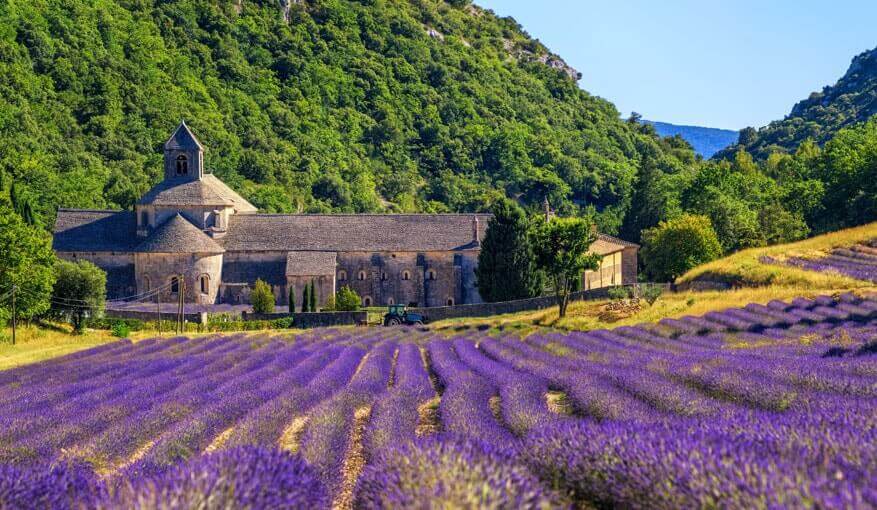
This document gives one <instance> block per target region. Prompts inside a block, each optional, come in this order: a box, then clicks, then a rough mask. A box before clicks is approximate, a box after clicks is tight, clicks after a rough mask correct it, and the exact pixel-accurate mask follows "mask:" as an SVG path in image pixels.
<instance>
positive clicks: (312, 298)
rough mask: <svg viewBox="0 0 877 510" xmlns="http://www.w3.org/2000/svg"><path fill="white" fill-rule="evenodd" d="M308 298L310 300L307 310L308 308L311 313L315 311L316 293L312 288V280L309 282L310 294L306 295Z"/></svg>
mask: <svg viewBox="0 0 877 510" xmlns="http://www.w3.org/2000/svg"><path fill="white" fill-rule="evenodd" d="M308 297H309V298H310V300H311V301H310V303H309V304H308V308H310V309H311V311H312V312H316V311H317V291H316V288H315V287H314V281H313V280H311V293H310V295H308Z"/></svg>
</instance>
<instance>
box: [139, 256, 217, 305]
mask: <svg viewBox="0 0 877 510" xmlns="http://www.w3.org/2000/svg"><path fill="white" fill-rule="evenodd" d="M222 258H223V256H222V254H210V255H205V254H175V253H136V254H135V255H134V264H135V266H136V272H137V274H136V278H137V292H138V294H140V293H144V292H147V291H149V290H151V289H157V288H159V287H161V286H164V285H167V284H169V283H170V282H171V279H172V278H173V277H175V276H178V275H183V280H184V281H185V300H186V302H187V303H200V304H213V303H215V302H216V297H217V295H218V294H219V284H220V282H222V278H223V275H222ZM202 276H203V277H206V279H207V282H206V286H205V287H206V290H207V292H201V290H202V289H201V277H202ZM161 299H162V301H173V300H175V299H177V294H176V293H174V292H173V289H171V288H170V287H168V288H167V289H165V290H163V291H162V292H161Z"/></svg>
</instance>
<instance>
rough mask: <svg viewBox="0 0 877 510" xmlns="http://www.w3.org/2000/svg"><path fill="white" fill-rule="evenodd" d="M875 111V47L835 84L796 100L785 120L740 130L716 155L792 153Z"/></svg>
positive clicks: (876, 61)
mask: <svg viewBox="0 0 877 510" xmlns="http://www.w3.org/2000/svg"><path fill="white" fill-rule="evenodd" d="M874 114H877V48H875V49H873V50H869V51H866V52H864V53H861V54H860V55H858V56H856V57H855V58H853V61H852V63H851V64H850V67H849V69H848V70H847V72H846V74H844V75H843V77H841V78H840V80H838V81H837V83H836V84H834V85H833V86H827V87H824V88H823V89H822V91H821V92H813V93H812V94H810V97H808V98H807V99H805V100H803V101H800V102H798V103H797V104H796V105H795V106H794V107H792V111H791V112H790V113H789V115H788V116H786V118H785V119H783V120H777V121H774V122H771V123H770V124H768V125H767V126H764V127H762V128H760V129H757V130H756V129H754V128H746V129H744V130H742V131H741V132H740V140H739V141H738V143H737V144H735V145H733V146H731V147H728V148H727V149H725V150H723V151H721V152H719V153H718V154H717V155H716V157H717V158H725V157H729V156H731V155H733V154H734V153H736V152H737V151H738V150H740V149H745V150H747V151H749V152H750V153H751V154H752V155H753V156H755V157H756V158H758V159H764V158H766V157H767V156H768V155H770V153H772V152H794V151H795V150H796V149H797V148H798V146H799V145H800V144H801V142H803V141H804V140H807V139H808V138H812V139H813V140H815V141H816V142H817V143H818V144H820V145H822V144H823V143H825V142H826V141H828V140H829V139H831V138H832V137H833V136H834V134H835V133H837V131H839V130H840V129H843V128H845V127H848V126H850V125H853V124H858V123H860V122H864V121H866V120H868V119H870V118H871V116H873V115H874Z"/></svg>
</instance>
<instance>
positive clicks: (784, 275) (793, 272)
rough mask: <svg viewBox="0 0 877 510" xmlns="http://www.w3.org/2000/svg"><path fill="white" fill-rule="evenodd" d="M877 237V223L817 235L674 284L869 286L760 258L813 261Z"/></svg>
mask: <svg viewBox="0 0 877 510" xmlns="http://www.w3.org/2000/svg"><path fill="white" fill-rule="evenodd" d="M875 238H877V223H869V224H867V225H862V226H861V227H855V228H849V229H846V230H840V231H838V232H832V233H830V234H824V235H821V236H816V237H813V238H810V239H805V240H803V241H798V242H796V243H789V244H779V245H775V246H768V247H765V248H752V249H749V250H743V251H740V252H737V253H735V254H733V255H729V256H727V257H725V258H722V259H719V260H716V261H713V262H710V263H708V264H703V265H701V266H698V267H696V268H694V269H692V270H691V271H689V272H688V273H686V274H684V275H682V276H681V277H680V278H679V279H678V280H677V282H676V283H678V284H685V283H688V282H693V281H717V282H727V283H731V284H733V285H739V286H749V287H757V286H764V285H774V286H783V287H803V288H816V289H854V288H862V287H868V286H870V285H871V284H870V283H868V282H862V281H859V280H854V279H852V278H850V277H848V276H843V275H841V274H837V273H831V272H825V273H817V272H814V271H805V270H803V269H799V268H796V267H789V266H782V265H777V264H765V263H763V262H761V260H762V258H763V257H770V258H772V259H775V260H778V261H783V260H785V259H787V258H789V257H804V258H815V257H820V256H823V255H826V254H827V253H828V252H829V251H831V250H832V249H834V248H845V247H849V246H852V245H854V244H857V243H861V242H865V241H869V240H871V239H875Z"/></svg>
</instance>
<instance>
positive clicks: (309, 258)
mask: <svg viewBox="0 0 877 510" xmlns="http://www.w3.org/2000/svg"><path fill="white" fill-rule="evenodd" d="M334 274H335V252H328V251H291V252H289V253H287V254H286V276H320V275H334Z"/></svg>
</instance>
